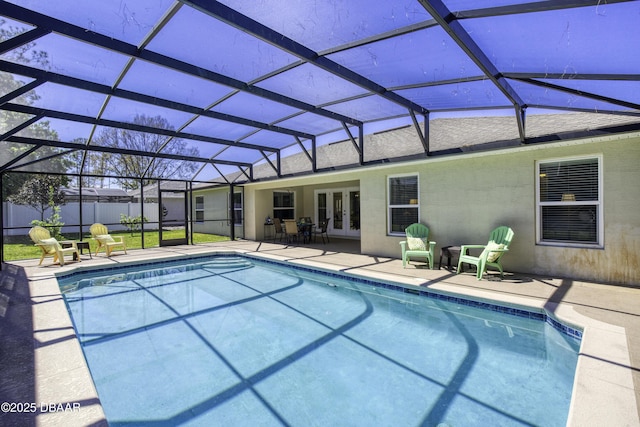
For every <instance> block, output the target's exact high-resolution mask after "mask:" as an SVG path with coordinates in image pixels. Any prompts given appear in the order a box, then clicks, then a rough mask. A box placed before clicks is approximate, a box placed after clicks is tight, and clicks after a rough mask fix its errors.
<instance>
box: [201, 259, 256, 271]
mask: <svg viewBox="0 0 640 427" xmlns="http://www.w3.org/2000/svg"><path fill="white" fill-rule="evenodd" d="M200 265H201V266H202V268H214V269H224V268H247V267H251V266H252V265H253V263H252V262H251V261H249V260H247V259H246V258H239V257H238V258H236V257H222V258H218V259H214V260H211V261H207V262H206V263H203V264H200Z"/></svg>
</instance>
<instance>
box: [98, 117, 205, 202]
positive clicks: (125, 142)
mask: <svg viewBox="0 0 640 427" xmlns="http://www.w3.org/2000/svg"><path fill="white" fill-rule="evenodd" d="M133 122H134V124H136V125H141V126H147V127H153V128H156V129H164V130H173V127H172V126H171V125H170V124H169V122H168V121H167V120H166V119H165V118H163V117H161V116H155V117H147V116H145V115H137V116H136V117H135V118H134V120H133ZM167 140H168V137H167V136H164V135H158V134H152V133H146V132H139V131H132V130H127V129H116V128H108V129H104V130H103V131H102V132H101V133H100V134H99V135H98V136H97V137H96V138H95V141H94V143H95V144H96V145H100V146H105V147H112V148H119V149H128V150H137V151H140V152H149V153H156V152H162V153H165V154H179V155H184V156H194V157H195V156H198V155H199V151H198V149H197V148H194V147H188V145H187V143H186V141H184V140H182V139H179V138H173V139H172V140H171V142H170V143H169V144H167V146H166V147H164V144H165V143H166V142H167ZM102 160H103V161H104V164H103V167H104V171H105V172H106V173H108V174H111V175H113V176H115V177H116V178H117V179H118V181H119V182H120V184H121V185H122V187H123V188H125V189H130V190H133V189H137V188H139V186H140V181H139V180H137V179H135V178H141V179H142V184H143V185H148V184H150V183H151V182H152V181H155V180H156V179H158V178H177V179H182V178H189V177H191V175H193V173H194V172H195V170H196V167H197V165H195V164H194V163H192V162H180V161H176V160H174V159H163V158H155V159H154V158H152V157H151V156H148V157H147V156H133V155H128V154H108V155H107V154H105V155H104V156H103V159H102ZM118 177H123V178H118Z"/></svg>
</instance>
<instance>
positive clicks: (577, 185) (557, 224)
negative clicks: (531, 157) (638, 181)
mask: <svg viewBox="0 0 640 427" xmlns="http://www.w3.org/2000/svg"><path fill="white" fill-rule="evenodd" d="M537 166H538V168H537V169H538V171H537V172H538V188H537V200H536V204H537V209H538V222H537V229H536V234H537V242H538V243H542V244H556V245H561V246H598V247H601V246H602V238H603V237H602V235H603V229H602V195H601V188H602V184H601V181H602V178H601V176H602V167H601V158H600V157H584V158H574V159H560V160H552V161H541V162H539V163H538V165H537Z"/></svg>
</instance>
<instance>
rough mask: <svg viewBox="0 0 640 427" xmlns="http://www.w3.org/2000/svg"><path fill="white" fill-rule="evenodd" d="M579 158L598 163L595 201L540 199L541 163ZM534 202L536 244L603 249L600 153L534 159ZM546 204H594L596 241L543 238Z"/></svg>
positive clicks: (572, 205) (601, 165)
mask: <svg viewBox="0 0 640 427" xmlns="http://www.w3.org/2000/svg"><path fill="white" fill-rule="evenodd" d="M580 160H596V161H597V165H598V179H597V182H598V184H597V185H598V197H597V200H595V201H575V200H560V201H546V202H543V201H541V194H540V192H541V185H540V181H541V172H540V168H541V166H542V165H544V164H547V163H558V162H573V161H580ZM535 173H536V175H535V191H536V195H535V203H536V222H535V223H536V245H540V246H557V247H570V248H589V249H603V248H604V192H603V175H604V173H603V161H602V154H588V155H583V156H569V157H559V158H551V159H544V160H536V163H535ZM546 206H569V207H580V206H596V215H597V217H596V239H597V241H596V242H580V241H570V240H544V239H543V238H542V235H543V219H544V218H543V213H542V212H543V208H544V207H546Z"/></svg>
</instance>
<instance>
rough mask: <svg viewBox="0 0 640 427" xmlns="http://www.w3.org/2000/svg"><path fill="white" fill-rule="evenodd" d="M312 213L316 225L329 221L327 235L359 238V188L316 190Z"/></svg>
mask: <svg viewBox="0 0 640 427" xmlns="http://www.w3.org/2000/svg"><path fill="white" fill-rule="evenodd" d="M314 212H315V218H314V219H315V223H316V224H320V222H321V221H323V220H324V219H327V218H328V219H329V226H328V227H327V233H328V234H329V235H332V236H348V237H360V189H359V188H357V187H352V188H333V189H328V190H316V191H315V209H314Z"/></svg>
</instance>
